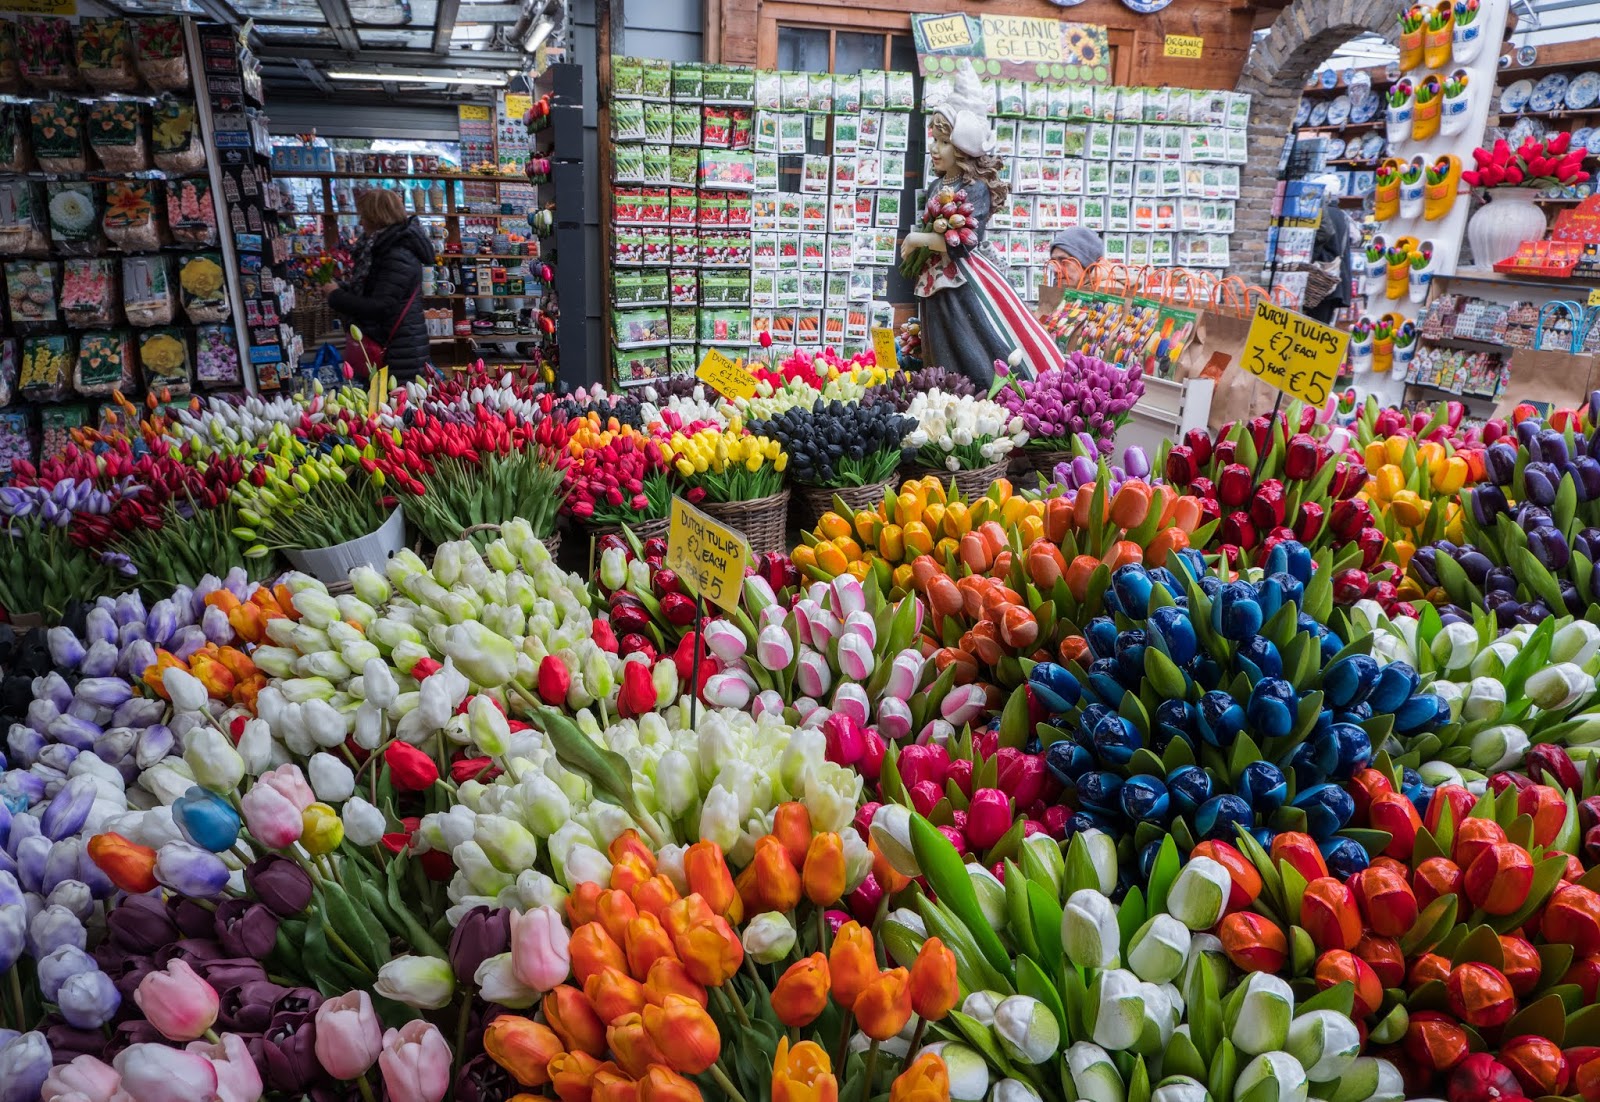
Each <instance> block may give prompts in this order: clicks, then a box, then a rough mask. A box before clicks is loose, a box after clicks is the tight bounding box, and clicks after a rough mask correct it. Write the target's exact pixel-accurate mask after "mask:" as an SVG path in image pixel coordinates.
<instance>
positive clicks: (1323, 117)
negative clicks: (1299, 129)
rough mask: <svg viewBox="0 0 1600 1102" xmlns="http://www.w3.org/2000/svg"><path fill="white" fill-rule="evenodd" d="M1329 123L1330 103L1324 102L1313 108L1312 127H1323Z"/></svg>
mask: <svg viewBox="0 0 1600 1102" xmlns="http://www.w3.org/2000/svg"><path fill="white" fill-rule="evenodd" d="M1327 121H1328V101H1327V100H1322V101H1321V102H1319V103H1317V104H1315V105H1313V106H1312V108H1311V125H1312V126H1321V125H1323V124H1324V123H1326V122H1327Z"/></svg>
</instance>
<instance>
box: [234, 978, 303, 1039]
mask: <svg viewBox="0 0 1600 1102" xmlns="http://www.w3.org/2000/svg"><path fill="white" fill-rule="evenodd" d="M288 990H289V989H288V988H286V987H279V986H278V985H277V984H275V983H273V982H272V981H271V980H251V981H250V982H249V983H241V984H236V985H234V986H233V987H230V988H228V989H227V990H225V991H223V992H222V993H221V998H220V1000H219V1007H218V1012H217V1025H218V1026H219V1027H220V1028H222V1029H228V1030H232V1031H233V1032H235V1033H265V1032H266V1030H267V1027H268V1026H270V1025H271V1024H272V1006H273V1003H274V1002H276V1001H277V1000H278V999H279V998H280V997H281V996H283V995H284V994H286V993H287V992H288Z"/></svg>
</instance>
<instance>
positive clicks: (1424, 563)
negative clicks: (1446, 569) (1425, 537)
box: [1411, 546, 1439, 589]
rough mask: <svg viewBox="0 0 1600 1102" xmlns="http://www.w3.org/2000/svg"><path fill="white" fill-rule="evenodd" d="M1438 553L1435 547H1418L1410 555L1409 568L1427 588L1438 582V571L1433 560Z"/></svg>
mask: <svg viewBox="0 0 1600 1102" xmlns="http://www.w3.org/2000/svg"><path fill="white" fill-rule="evenodd" d="M1438 553H1439V552H1438V549H1437V548H1435V547H1431V546H1430V547H1419V548H1417V551H1416V554H1414V555H1412V556H1411V569H1412V570H1413V571H1414V572H1415V573H1416V575H1417V577H1418V579H1420V580H1421V582H1422V584H1423V585H1424V586H1426V587H1427V588H1429V589H1432V588H1433V587H1434V586H1436V585H1438V584H1439V572H1438V571H1437V570H1436V569H1434V560H1435V558H1436V557H1437V555H1438Z"/></svg>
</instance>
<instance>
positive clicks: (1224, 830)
mask: <svg viewBox="0 0 1600 1102" xmlns="http://www.w3.org/2000/svg"><path fill="white" fill-rule="evenodd" d="M1254 822H1255V814H1254V812H1252V811H1251V810H1250V805H1249V804H1247V803H1245V802H1244V801H1243V800H1241V799H1240V798H1239V797H1238V796H1235V795H1234V794H1233V793H1231V792H1224V793H1223V794H1222V795H1220V796H1213V797H1211V799H1209V800H1207V801H1206V802H1205V803H1203V804H1201V805H1200V807H1199V809H1198V810H1196V811H1195V813H1194V829H1195V831H1196V833H1198V834H1199V835H1200V836H1201V837H1202V838H1216V839H1221V840H1223V841H1231V840H1232V839H1233V837H1234V827H1236V826H1240V827H1250V826H1251V825H1253V824H1254Z"/></svg>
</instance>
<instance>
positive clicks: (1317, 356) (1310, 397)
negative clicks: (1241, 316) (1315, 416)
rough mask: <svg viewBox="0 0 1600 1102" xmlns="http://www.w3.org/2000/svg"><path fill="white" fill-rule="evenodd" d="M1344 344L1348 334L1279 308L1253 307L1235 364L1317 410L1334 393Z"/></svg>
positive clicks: (1269, 306) (1270, 304) (1259, 303)
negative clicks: (1242, 366) (1248, 329)
mask: <svg viewBox="0 0 1600 1102" xmlns="http://www.w3.org/2000/svg"><path fill="white" fill-rule="evenodd" d="M1349 342H1350V334H1348V333H1341V332H1340V331H1339V330H1337V329H1332V328H1330V327H1328V326H1326V325H1323V324H1322V323H1321V322H1318V321H1313V320H1312V319H1311V318H1308V317H1306V316H1305V315H1304V314H1297V313H1295V312H1294V311H1293V310H1286V309H1284V308H1283V307H1282V306H1274V305H1273V304H1272V303H1270V302H1258V303H1256V316H1255V318H1254V320H1252V321H1251V322H1250V333H1249V335H1248V336H1246V337H1245V339H1244V349H1243V351H1242V352H1241V353H1240V357H1239V362H1240V363H1241V364H1243V365H1244V369H1245V370H1246V371H1248V372H1250V374H1252V375H1254V376H1255V377H1256V378H1258V379H1261V380H1262V381H1264V382H1267V383H1270V384H1271V385H1273V386H1275V387H1277V388H1278V389H1279V390H1281V391H1283V392H1284V393H1285V394H1287V395H1289V396H1290V397H1291V398H1299V399H1300V400H1301V401H1304V402H1309V403H1310V404H1311V405H1313V406H1321V405H1322V403H1323V402H1326V401H1327V400H1328V395H1329V394H1330V393H1332V391H1333V381H1334V379H1336V378H1337V377H1338V375H1339V365H1340V364H1342V363H1344V353H1345V346H1346V345H1347V344H1348V343H1349Z"/></svg>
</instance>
